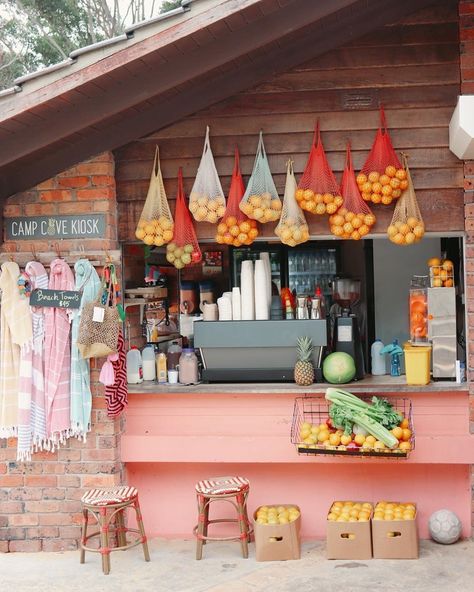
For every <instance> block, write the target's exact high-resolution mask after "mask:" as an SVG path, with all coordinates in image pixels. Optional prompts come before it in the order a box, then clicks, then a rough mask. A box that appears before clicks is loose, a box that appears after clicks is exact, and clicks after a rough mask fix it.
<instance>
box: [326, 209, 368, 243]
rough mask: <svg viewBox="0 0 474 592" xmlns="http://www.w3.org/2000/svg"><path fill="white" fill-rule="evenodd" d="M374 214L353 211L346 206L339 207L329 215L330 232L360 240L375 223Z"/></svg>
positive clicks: (339, 236)
mask: <svg viewBox="0 0 474 592" xmlns="http://www.w3.org/2000/svg"><path fill="white" fill-rule="evenodd" d="M375 222H376V219H375V216H374V214H372V213H370V214H364V213H358V214H356V213H354V212H351V211H349V210H348V209H347V208H344V207H342V208H340V209H339V210H338V211H337V212H336V213H335V214H333V215H332V216H329V227H330V230H331V233H332V234H334V236H337V237H338V238H350V239H352V240H360V239H361V238H362V237H364V236H366V235H367V234H369V232H370V229H371V228H372V226H373V225H374V224H375Z"/></svg>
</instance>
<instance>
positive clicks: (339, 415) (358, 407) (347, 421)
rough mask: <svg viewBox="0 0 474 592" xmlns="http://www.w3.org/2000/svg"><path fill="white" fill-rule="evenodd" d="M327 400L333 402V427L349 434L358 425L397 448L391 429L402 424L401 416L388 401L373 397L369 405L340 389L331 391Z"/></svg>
mask: <svg viewBox="0 0 474 592" xmlns="http://www.w3.org/2000/svg"><path fill="white" fill-rule="evenodd" d="M326 400H327V401H330V403H331V406H330V407H329V416H330V417H331V419H332V422H333V424H334V425H335V426H336V427H337V428H340V429H343V430H344V432H345V433H346V434H347V435H349V434H351V432H352V430H353V427H354V424H357V425H359V426H361V427H362V428H364V430H366V431H367V432H369V434H371V435H372V436H374V437H375V438H377V440H380V441H381V442H383V443H384V444H385V445H386V446H388V447H389V448H396V447H397V446H398V440H397V439H396V438H395V436H394V435H393V434H392V433H391V432H390V431H389V430H390V429H392V428H394V427H395V426H397V425H399V423H400V422H401V420H402V416H401V415H400V413H398V412H397V411H395V409H394V408H393V407H392V405H391V404H390V403H389V402H388V401H387V400H385V399H379V398H377V397H373V398H372V404H370V403H366V402H365V401H362V400H361V399H359V397H356V396H355V395H353V394H352V393H349V392H348V391H344V390H342V389H338V388H328V389H327V390H326Z"/></svg>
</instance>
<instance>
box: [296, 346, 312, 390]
mask: <svg viewBox="0 0 474 592" xmlns="http://www.w3.org/2000/svg"><path fill="white" fill-rule="evenodd" d="M296 349H297V353H298V361H297V362H296V364H295V382H296V384H299V385H300V386H309V385H310V384H313V382H314V368H313V362H311V356H312V354H313V341H312V339H311V337H298V345H297V348H296Z"/></svg>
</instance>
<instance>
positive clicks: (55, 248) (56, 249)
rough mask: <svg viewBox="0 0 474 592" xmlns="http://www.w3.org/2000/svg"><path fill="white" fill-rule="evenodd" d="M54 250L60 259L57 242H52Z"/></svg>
mask: <svg viewBox="0 0 474 592" xmlns="http://www.w3.org/2000/svg"><path fill="white" fill-rule="evenodd" d="M54 250H55V251H56V255H57V256H58V259H61V251H60V250H59V243H55V244H54Z"/></svg>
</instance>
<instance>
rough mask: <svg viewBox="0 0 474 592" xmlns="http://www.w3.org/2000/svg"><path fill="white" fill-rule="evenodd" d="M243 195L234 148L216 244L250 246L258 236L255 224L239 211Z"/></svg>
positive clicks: (237, 158)
mask: <svg viewBox="0 0 474 592" xmlns="http://www.w3.org/2000/svg"><path fill="white" fill-rule="evenodd" d="M244 193H245V186H244V181H243V179H242V174H241V172H240V161H239V151H238V149H237V147H236V148H235V158H234V170H233V172H232V180H231V182H230V189H229V197H228V199H227V207H226V210H225V214H224V217H223V218H222V220H221V222H220V223H219V224H218V225H217V234H216V242H217V243H219V244H220V245H233V246H234V247H240V246H242V245H251V244H252V243H253V241H254V240H255V239H256V238H257V236H258V229H257V222H256V221H255V220H251V219H250V218H248V216H246V215H245V214H244V213H243V212H241V211H240V208H239V204H240V200H241V199H242V196H243V195H244Z"/></svg>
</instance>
